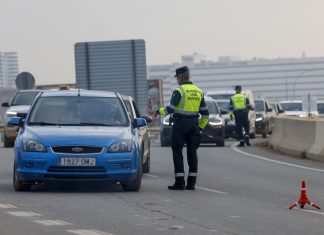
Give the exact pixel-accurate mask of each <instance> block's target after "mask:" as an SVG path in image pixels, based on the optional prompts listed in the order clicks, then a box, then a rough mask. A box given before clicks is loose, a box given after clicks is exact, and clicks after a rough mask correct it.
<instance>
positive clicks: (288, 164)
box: [231, 143, 324, 173]
mask: <svg viewBox="0 0 324 235" xmlns="http://www.w3.org/2000/svg"><path fill="white" fill-rule="evenodd" d="M236 145H237V144H236V143H234V144H232V145H231V149H232V150H234V151H235V152H238V153H241V154H244V155H247V156H250V157H253V158H257V159H260V160H264V161H268V162H273V163H277V164H281V165H285V166H291V167H295V168H301V169H305V170H311V171H317V172H322V173H323V172H324V170H322V169H318V168H312V167H307V166H301V165H297V164H293V163H288V162H282V161H277V160H272V159H269V158H266V157H261V156H258V155H255V154H251V153H246V152H243V151H242V150H240V149H238V148H237V147H236Z"/></svg>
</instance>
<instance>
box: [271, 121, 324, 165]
mask: <svg viewBox="0 0 324 235" xmlns="http://www.w3.org/2000/svg"><path fill="white" fill-rule="evenodd" d="M323 140H324V121H323V120H321V119H301V118H291V117H289V118H287V117H286V118H275V119H274V130H273V133H272V135H271V137H270V140H269V143H270V145H271V146H272V147H273V148H274V149H276V150H279V151H281V152H284V153H288V154H293V155H296V156H300V157H307V158H310V159H314V160H318V161H324V147H323V143H324V142H323Z"/></svg>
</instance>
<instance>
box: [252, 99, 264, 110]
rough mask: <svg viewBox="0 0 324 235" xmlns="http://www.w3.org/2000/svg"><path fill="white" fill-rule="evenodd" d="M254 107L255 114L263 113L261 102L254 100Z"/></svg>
mask: <svg viewBox="0 0 324 235" xmlns="http://www.w3.org/2000/svg"><path fill="white" fill-rule="evenodd" d="M254 105H255V111H256V112H263V111H264V103H263V100H255V101H254Z"/></svg>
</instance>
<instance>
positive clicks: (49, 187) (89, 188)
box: [32, 181, 123, 193]
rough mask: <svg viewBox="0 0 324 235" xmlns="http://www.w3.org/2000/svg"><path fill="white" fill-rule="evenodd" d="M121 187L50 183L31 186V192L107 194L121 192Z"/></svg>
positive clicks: (100, 184)
mask: <svg viewBox="0 0 324 235" xmlns="http://www.w3.org/2000/svg"><path fill="white" fill-rule="evenodd" d="M121 191H123V189H122V187H121V185H118V184H113V183H110V182H95V181H94V182H92V181H77V182H50V183H46V184H39V185H33V187H32V192H42V193H65V192H68V193H107V192H121Z"/></svg>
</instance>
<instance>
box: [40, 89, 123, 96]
mask: <svg viewBox="0 0 324 235" xmlns="http://www.w3.org/2000/svg"><path fill="white" fill-rule="evenodd" d="M117 94H118V93H116V92H111V91H95V90H84V89H70V90H48V91H44V92H43V93H42V94H41V96H42V97H55V96H82V97H85V96H88V97H116V96H117Z"/></svg>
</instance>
